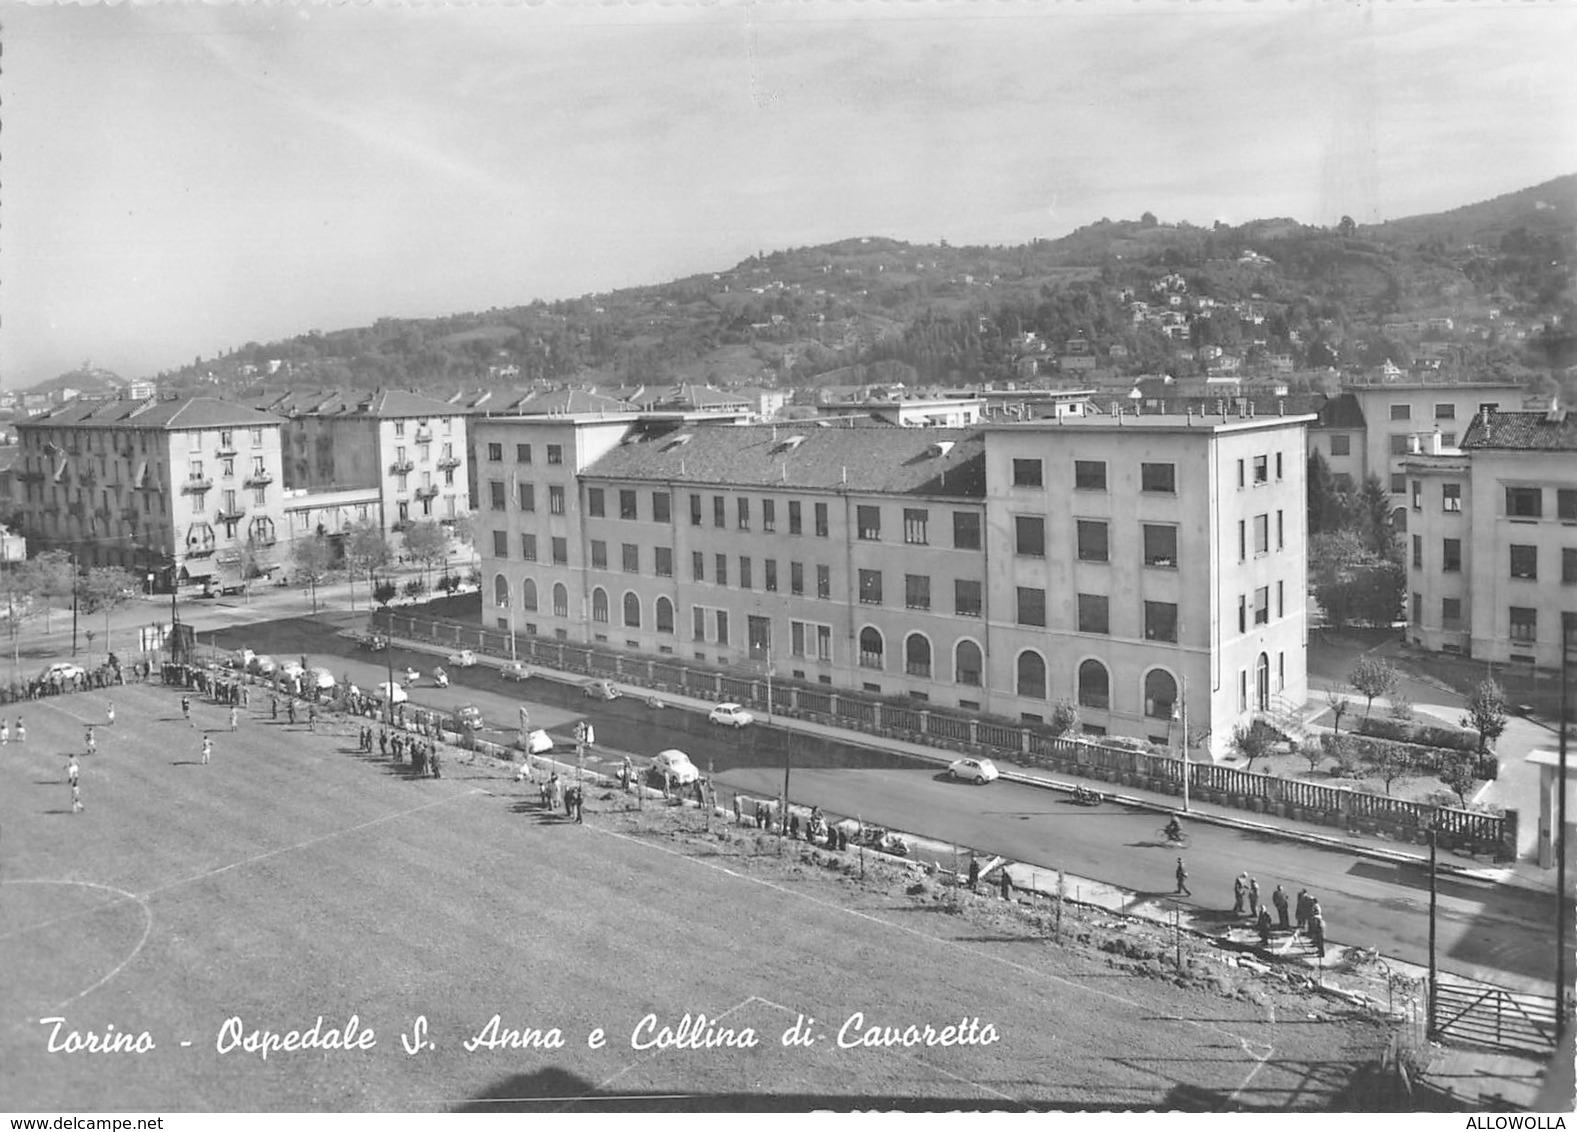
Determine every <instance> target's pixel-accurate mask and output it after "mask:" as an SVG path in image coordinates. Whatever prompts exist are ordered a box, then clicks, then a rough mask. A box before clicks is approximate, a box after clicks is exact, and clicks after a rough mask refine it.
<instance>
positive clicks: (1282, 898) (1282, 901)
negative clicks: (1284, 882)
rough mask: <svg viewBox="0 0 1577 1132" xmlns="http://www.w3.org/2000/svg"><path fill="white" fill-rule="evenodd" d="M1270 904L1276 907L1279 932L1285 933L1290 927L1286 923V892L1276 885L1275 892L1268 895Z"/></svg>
mask: <svg viewBox="0 0 1577 1132" xmlns="http://www.w3.org/2000/svg"><path fill="white" fill-rule="evenodd" d="M1270 902H1271V903H1272V904H1274V905H1275V906H1276V916H1277V918H1278V919H1280V921H1281V930H1282V931H1287V930H1288V929H1290V928H1291V927H1292V925H1291V924H1289V923H1288V922H1287V890H1286V889H1285V888H1282V887H1281V885H1279V884H1278V885H1277V886H1276V891H1275V892H1272V893H1271V894H1270Z"/></svg>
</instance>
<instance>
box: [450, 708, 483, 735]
mask: <svg viewBox="0 0 1577 1132" xmlns="http://www.w3.org/2000/svg"><path fill="white" fill-rule="evenodd" d="M453 715H454V722H455V727H456V728H458V729H459V730H461V731H480V730H482V709H481V708H479V707H477V706H476V705H475V704H461V705H460V706H459V707H457V708H455V709H454V713H453Z"/></svg>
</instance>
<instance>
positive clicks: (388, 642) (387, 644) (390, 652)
mask: <svg viewBox="0 0 1577 1132" xmlns="http://www.w3.org/2000/svg"><path fill="white" fill-rule="evenodd" d="M383 608H384V611H385V612H386V613H388V615H389V631H388V632H387V633H385V634H384V635H383V656H384V660H385V661H386V662H387V664H388V666H389V683H388V690H389V697H388V709H389V726H390V727H393V726H394V607H393V606H392V605H385V606H384V607H383Z"/></svg>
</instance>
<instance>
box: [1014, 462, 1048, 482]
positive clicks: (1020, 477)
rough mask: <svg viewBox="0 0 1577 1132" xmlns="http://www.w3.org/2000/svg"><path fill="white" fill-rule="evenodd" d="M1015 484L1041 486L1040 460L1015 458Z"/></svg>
mask: <svg viewBox="0 0 1577 1132" xmlns="http://www.w3.org/2000/svg"><path fill="white" fill-rule="evenodd" d="M1013 486H1014V487H1040V486H1041V470H1040V461H1039V460H1014V461H1013Z"/></svg>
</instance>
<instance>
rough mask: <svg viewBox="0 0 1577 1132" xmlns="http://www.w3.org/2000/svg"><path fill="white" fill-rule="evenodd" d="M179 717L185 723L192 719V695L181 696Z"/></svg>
mask: <svg viewBox="0 0 1577 1132" xmlns="http://www.w3.org/2000/svg"><path fill="white" fill-rule="evenodd" d="M181 718H183V719H184V720H186V722H187V723H190V722H191V721H192V697H190V696H182V697H181Z"/></svg>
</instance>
